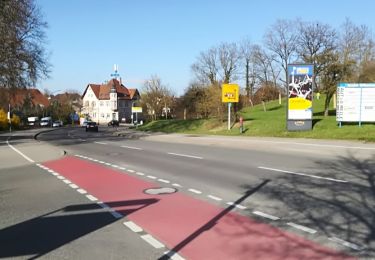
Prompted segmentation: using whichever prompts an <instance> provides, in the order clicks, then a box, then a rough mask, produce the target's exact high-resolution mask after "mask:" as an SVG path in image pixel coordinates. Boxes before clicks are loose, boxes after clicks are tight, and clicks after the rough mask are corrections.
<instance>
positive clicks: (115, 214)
mask: <svg viewBox="0 0 375 260" xmlns="http://www.w3.org/2000/svg"><path fill="white" fill-rule="evenodd" d="M109 213H111V215H112V216H114V217H115V218H122V217H123V215H122V214H120V213H118V212H117V211H115V210H113V209H111V210H110V211H109Z"/></svg>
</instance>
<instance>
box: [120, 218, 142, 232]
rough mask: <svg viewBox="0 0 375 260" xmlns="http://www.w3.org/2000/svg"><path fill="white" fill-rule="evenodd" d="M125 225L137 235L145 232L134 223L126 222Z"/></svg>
mask: <svg viewBox="0 0 375 260" xmlns="http://www.w3.org/2000/svg"><path fill="white" fill-rule="evenodd" d="M124 225H125V226H127V227H128V228H129V229H130V230H131V231H133V232H135V233H139V232H142V231H143V229H142V228H141V227H140V226H138V225H137V224H135V223H134V222H133V221H128V222H124Z"/></svg>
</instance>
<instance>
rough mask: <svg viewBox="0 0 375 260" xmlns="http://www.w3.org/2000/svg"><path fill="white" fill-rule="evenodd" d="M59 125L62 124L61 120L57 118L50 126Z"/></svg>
mask: <svg viewBox="0 0 375 260" xmlns="http://www.w3.org/2000/svg"><path fill="white" fill-rule="evenodd" d="M60 126H63V122H62V121H61V120H58V121H55V122H53V123H52V127H60Z"/></svg>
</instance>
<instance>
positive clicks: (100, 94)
mask: <svg viewBox="0 0 375 260" xmlns="http://www.w3.org/2000/svg"><path fill="white" fill-rule="evenodd" d="M113 86H115V89H116V93H117V97H118V99H125V100H131V99H133V98H134V96H135V94H138V96H139V93H138V90H137V89H128V88H127V87H125V86H124V85H123V84H121V83H120V82H119V81H118V80H117V79H111V80H110V81H109V82H107V83H105V84H101V85H98V84H88V85H87V87H86V89H85V91H84V92H83V94H82V98H83V97H84V96H85V95H86V92H87V89H88V88H89V87H91V89H92V91H93V92H94V94H95V96H96V98H97V99H99V100H107V99H109V93H110V92H111V89H112V87H113Z"/></svg>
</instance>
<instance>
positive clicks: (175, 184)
mask: <svg viewBox="0 0 375 260" xmlns="http://www.w3.org/2000/svg"><path fill="white" fill-rule="evenodd" d="M172 186H175V187H179V188H182V186H181V185H180V184H178V183H173V184H172Z"/></svg>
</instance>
